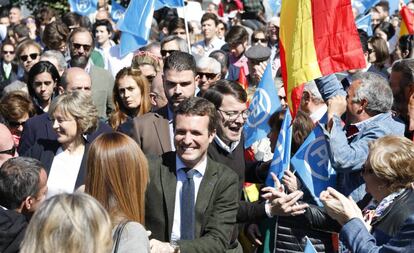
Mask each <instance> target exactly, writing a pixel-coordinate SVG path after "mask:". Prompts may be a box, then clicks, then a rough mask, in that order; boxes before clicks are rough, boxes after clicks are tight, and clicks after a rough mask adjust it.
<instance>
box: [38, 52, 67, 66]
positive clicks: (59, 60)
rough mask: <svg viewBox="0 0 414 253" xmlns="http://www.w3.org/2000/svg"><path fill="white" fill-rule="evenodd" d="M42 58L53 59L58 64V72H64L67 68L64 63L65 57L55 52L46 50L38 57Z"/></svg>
mask: <svg viewBox="0 0 414 253" xmlns="http://www.w3.org/2000/svg"><path fill="white" fill-rule="evenodd" d="M42 57H46V58H54V59H55V60H56V61H57V63H58V66H56V67H57V69H58V71H65V70H66V69H67V68H68V63H67V62H66V60H65V57H64V56H63V54H62V53H61V52H59V51H57V50H47V51H45V52H44V53H43V54H42V55H41V56H40V58H42Z"/></svg>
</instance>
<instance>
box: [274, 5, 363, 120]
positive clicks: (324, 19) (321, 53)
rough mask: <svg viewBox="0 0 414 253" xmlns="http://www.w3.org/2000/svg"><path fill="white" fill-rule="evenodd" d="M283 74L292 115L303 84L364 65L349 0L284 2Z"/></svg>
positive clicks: (282, 24) (281, 27)
mask: <svg viewBox="0 0 414 253" xmlns="http://www.w3.org/2000/svg"><path fill="white" fill-rule="evenodd" d="M279 36H280V42H279V46H280V58H281V65H282V77H283V80H284V85H285V89H286V94H287V95H288V103H289V107H290V109H291V111H292V114H295V111H296V109H297V107H298V105H299V103H300V98H301V93H302V90H303V85H302V84H304V83H306V82H308V81H310V80H313V79H315V78H318V77H321V76H325V75H328V74H332V73H335V72H340V71H344V70H347V69H359V68H364V67H365V59H364V56H363V52H362V47H361V42H360V40H359V37H358V32H357V29H356V26H355V22H354V17H353V14H352V7H351V2H350V0H329V1H327V0H326V1H325V0H289V1H282V8H281V16H280V34H279Z"/></svg>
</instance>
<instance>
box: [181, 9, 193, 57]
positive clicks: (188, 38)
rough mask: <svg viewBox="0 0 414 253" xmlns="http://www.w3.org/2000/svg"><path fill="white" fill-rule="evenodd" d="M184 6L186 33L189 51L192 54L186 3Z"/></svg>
mask: <svg viewBox="0 0 414 253" xmlns="http://www.w3.org/2000/svg"><path fill="white" fill-rule="evenodd" d="M182 8H183V14H184V24H185V35H186V37H187V46H188V53H189V54H191V44H190V33H189V32H188V22H187V15H186V13H185V5H184V6H183V7H182Z"/></svg>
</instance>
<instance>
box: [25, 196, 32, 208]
mask: <svg viewBox="0 0 414 253" xmlns="http://www.w3.org/2000/svg"><path fill="white" fill-rule="evenodd" d="M32 207H33V198H32V197H31V196H27V197H26V198H25V199H24V201H23V209H25V210H27V211H30V210H31V209H32Z"/></svg>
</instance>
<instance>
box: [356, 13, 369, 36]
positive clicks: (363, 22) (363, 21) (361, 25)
mask: <svg viewBox="0 0 414 253" xmlns="http://www.w3.org/2000/svg"><path fill="white" fill-rule="evenodd" d="M355 24H356V26H357V28H358V29H361V30H364V31H365V32H366V33H367V34H368V36H370V37H371V36H372V27H371V13H369V14H368V15H365V16H363V17H362V18H359V19H358V20H357V21H355Z"/></svg>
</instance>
